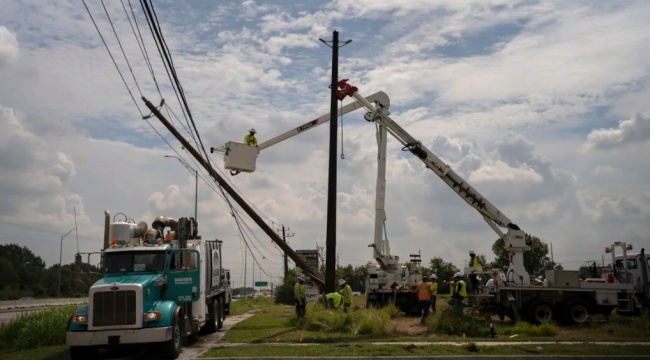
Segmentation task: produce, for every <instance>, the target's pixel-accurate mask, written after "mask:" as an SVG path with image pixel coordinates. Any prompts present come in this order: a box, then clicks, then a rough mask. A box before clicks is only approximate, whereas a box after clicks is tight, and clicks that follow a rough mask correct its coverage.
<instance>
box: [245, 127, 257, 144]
mask: <svg viewBox="0 0 650 360" xmlns="http://www.w3.org/2000/svg"><path fill="white" fill-rule="evenodd" d="M255 133H256V131H255V129H250V130H248V134H247V135H246V136H244V143H245V144H246V145H252V146H257V138H256V137H255Z"/></svg>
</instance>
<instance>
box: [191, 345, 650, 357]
mask: <svg viewBox="0 0 650 360" xmlns="http://www.w3.org/2000/svg"><path fill="white" fill-rule="evenodd" d="M432 354H435V355H436V356H441V355H476V354H480V355H497V356H498V355H515V356H516V355H534V354H536V355H650V346H642V345H629V346H616V345H614V346H612V345H571V346H563V345H542V346H539V345H512V346H478V345H476V344H473V343H468V344H466V345H463V346H451V345H447V346H444V345H425V346H415V345H371V344H359V343H349V344H347V343H343V344H330V345H327V344H317V345H304V344H302V345H301V344H296V345H291V346H290V345H279V346H278V345H276V346H274V345H242V346H222V347H217V348H213V349H211V350H209V351H207V352H206V353H204V354H203V355H201V357H202V358H231V357H287V356H303V357H307V356H309V357H321V356H327V357H336V356H346V357H348V356H360V357H369V356H431V355H432Z"/></svg>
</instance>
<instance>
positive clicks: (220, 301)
mask: <svg viewBox="0 0 650 360" xmlns="http://www.w3.org/2000/svg"><path fill="white" fill-rule="evenodd" d="M217 304H218V307H219V309H218V311H217V313H215V315H216V316H217V329H221V328H222V327H223V319H224V318H225V315H224V311H223V298H221V297H220V298H219V299H217Z"/></svg>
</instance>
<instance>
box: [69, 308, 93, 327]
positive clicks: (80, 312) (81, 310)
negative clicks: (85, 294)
mask: <svg viewBox="0 0 650 360" xmlns="http://www.w3.org/2000/svg"><path fill="white" fill-rule="evenodd" d="M75 315H86V316H88V315H89V314H88V304H84V305H80V306H78V307H77V308H76V309H75V311H74V313H72V315H70V318H69V319H68V327H67V329H66V330H67V331H86V330H88V325H87V324H73V323H72V317H73V316H75Z"/></svg>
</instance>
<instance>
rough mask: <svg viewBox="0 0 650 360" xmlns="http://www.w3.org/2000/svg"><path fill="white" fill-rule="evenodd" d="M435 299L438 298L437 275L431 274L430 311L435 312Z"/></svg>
mask: <svg viewBox="0 0 650 360" xmlns="http://www.w3.org/2000/svg"><path fill="white" fill-rule="evenodd" d="M436 300H438V277H437V276H436V274H431V311H432V312H434V313H435V312H436Z"/></svg>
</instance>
